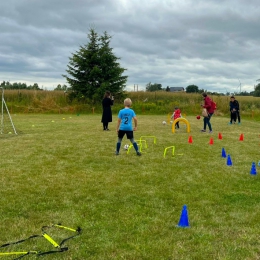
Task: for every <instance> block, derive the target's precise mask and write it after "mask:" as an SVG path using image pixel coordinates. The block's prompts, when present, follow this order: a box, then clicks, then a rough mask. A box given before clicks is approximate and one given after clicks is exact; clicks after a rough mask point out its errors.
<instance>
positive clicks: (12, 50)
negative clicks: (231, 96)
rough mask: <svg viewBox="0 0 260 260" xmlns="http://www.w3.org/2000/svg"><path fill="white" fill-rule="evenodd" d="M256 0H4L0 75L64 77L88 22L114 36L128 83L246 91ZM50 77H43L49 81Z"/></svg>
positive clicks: (254, 73) (255, 60)
mask: <svg viewBox="0 0 260 260" xmlns="http://www.w3.org/2000/svg"><path fill="white" fill-rule="evenodd" d="M259 10H260V9H259V3H258V1H256V0H255V1H254V0H239V1H235V0H232V1H227V0H226V1H221V4H220V2H219V1H217V0H208V1H202V0H201V1H196V2H195V1H192V0H186V1H183V0H176V1H171V0H161V1H160V0H155V1H150V0H143V1H138V0H131V1H127V0H74V1H71V0H54V1H41V0H34V1H31V0H20V1H17V0H9V1H3V2H1V3H0V37H1V43H0V58H1V61H0V69H1V71H0V77H2V78H3V77H5V75H7V74H8V76H9V75H12V77H13V79H14V80H15V79H20V78H21V74H23V78H24V77H26V76H27V77H28V79H31V80H32V81H35V82H37V79H41V81H42V82H45V83H46V82H50V83H49V85H50V86H53V82H59V81H60V83H65V82H64V78H62V77H61V74H64V73H65V70H66V65H67V63H68V57H69V56H71V53H73V52H75V51H76V50H77V49H78V48H79V46H80V45H82V44H85V43H87V41H88V39H87V33H88V31H89V28H90V27H93V26H94V27H95V28H96V30H97V31H98V32H99V33H102V32H104V31H107V32H108V33H109V34H110V35H112V36H113V38H112V41H111V47H113V48H114V51H115V54H116V55H117V56H119V57H121V61H120V62H121V65H122V66H123V67H124V68H127V71H126V73H125V74H126V75H128V76H129V78H128V85H129V87H131V86H133V84H139V85H140V87H141V86H142V88H144V87H145V84H147V83H148V82H157V83H162V84H163V86H164V87H166V86H167V85H171V86H174V85H178V86H183V87H186V86H187V85H188V84H197V85H199V86H200V87H201V88H205V89H209V87H210V88H212V90H214V89H215V90H217V91H218V90H220V89H221V90H223V89H224V90H225V89H226V88H227V89H229V88H230V89H232V88H237V82H236V81H237V78H240V79H241V82H242V84H243V85H244V87H246V88H247V89H248V90H252V89H253V84H254V81H255V79H257V78H259V77H260V76H259V70H258V67H259V60H260V57H259V53H260V47H259V44H258V42H259V37H260V35H259ZM47 84H48V83H47Z"/></svg>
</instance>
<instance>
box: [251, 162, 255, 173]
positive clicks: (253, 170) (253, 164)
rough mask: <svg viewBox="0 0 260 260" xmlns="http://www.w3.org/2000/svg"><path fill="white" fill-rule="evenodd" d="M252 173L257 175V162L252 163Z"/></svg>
mask: <svg viewBox="0 0 260 260" xmlns="http://www.w3.org/2000/svg"><path fill="white" fill-rule="evenodd" d="M250 174H252V175H256V167H255V163H254V162H253V163H252V167H251V171H250Z"/></svg>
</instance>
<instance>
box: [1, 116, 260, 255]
mask: <svg viewBox="0 0 260 260" xmlns="http://www.w3.org/2000/svg"><path fill="white" fill-rule="evenodd" d="M63 118H64V119H63ZM12 119H13V122H14V124H15V126H16V129H17V131H18V133H19V135H17V136H15V135H14V134H3V135H0V143H1V158H0V172H1V182H0V195H1V196H0V202H1V210H0V219H1V225H0V234H1V236H0V245H1V244H4V243H7V242H13V241H17V240H20V239H23V238H26V237H29V236H30V235H33V234H41V227H42V226H44V225H50V224H52V223H54V224H55V223H62V224H63V225H64V226H68V227H72V228H76V227H77V226H80V227H81V228H82V229H83V232H82V234H81V235H80V236H79V237H77V238H74V239H72V240H69V241H67V242H66V243H65V245H67V246H68V247H69V250H68V251H67V252H63V253H59V254H55V255H46V256H44V257H42V259H73V260H75V259H131V260H132V259H166V260H169V259H185V260H186V259H236V260H237V259H241V260H242V259H258V258H259V257H260V247H259V246H260V244H259V243H260V242H259V214H260V204H259V200H260V193H259V189H260V179H259V175H256V176H253V175H251V174H250V170H251V165H252V162H256V164H257V163H258V161H259V160H260V155H259V144H260V138H259V123H257V122H256V121H248V120H243V118H242V124H241V125H240V126H238V125H228V124H227V123H228V121H229V119H228V118H225V117H217V116H214V117H213V118H212V119H211V121H212V126H213V131H214V133H213V134H212V135H210V134H208V133H200V129H201V128H202V120H197V119H196V117H195V116H192V117H191V116H188V117H187V119H188V120H189V122H190V124H191V133H189V134H188V133H186V128H185V125H184V124H180V127H181V128H180V130H177V131H176V133H174V134H173V133H172V132H171V126H170V125H166V126H164V125H162V121H163V120H167V115H165V116H148V115H140V116H138V130H137V131H136V132H135V139H139V138H140V137H141V136H144V135H145V136H156V137H157V143H156V144H153V142H152V141H153V139H152V138H147V139H146V140H147V144H148V148H147V149H145V148H143V154H142V156H141V157H138V156H136V155H135V153H134V150H131V151H130V153H129V154H127V153H126V151H124V150H121V151H120V155H119V156H115V155H114V151H115V144H116V141H117V137H116V132H115V126H116V116H114V118H113V119H114V122H113V123H111V124H110V125H109V128H110V129H111V131H109V132H104V131H102V125H101V123H100V119H101V115H80V116H76V115H41V114H38V115H35V114H28V115H22V114H16V115H12ZM52 121H54V122H52ZM9 131H10V130H8V132H9ZM219 132H221V133H222V136H223V140H219V139H218V133H219ZM241 133H243V134H244V141H239V137H240V135H241ZM189 136H192V139H193V143H192V144H190V143H188V138H189ZM210 137H213V139H214V144H213V145H209V140H210ZM126 143H128V142H127V140H126V139H124V141H123V145H124V144H126ZM171 145H174V146H175V156H171V152H170V151H169V152H168V153H167V154H166V158H164V157H163V153H164V149H165V148H166V147H168V146H171ZM223 147H224V148H225V150H226V153H227V154H230V155H231V159H232V162H233V166H231V167H230V166H227V165H226V159H224V158H222V157H221V150H222V148H223ZM181 154H183V155H181ZM257 170H258V172H259V171H260V167H259V166H257ZM184 204H186V205H187V206H188V212H189V221H190V228H178V227H176V225H177V224H178V222H179V218H180V214H181V210H182V206H183V205H184ZM52 232H53V235H52V236H53V238H54V239H55V240H57V241H61V240H62V239H63V238H64V237H67V236H70V235H72V234H71V233H70V232H64V231H56V230H52ZM51 234H52V233H51ZM51 249H53V247H52V246H51V244H50V243H49V242H48V241H47V240H45V239H44V238H37V239H33V240H32V241H28V242H25V243H21V244H20V245H16V246H12V247H7V248H2V249H1V252H5V251H7V250H15V251H16V250H43V251H44V250H51ZM35 258H36V257H35V256H33V255H32V256H26V257H25V259H35ZM3 259H12V258H4V257H3Z"/></svg>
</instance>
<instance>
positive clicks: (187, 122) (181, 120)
mask: <svg viewBox="0 0 260 260" xmlns="http://www.w3.org/2000/svg"><path fill="white" fill-rule="evenodd" d="M178 122H183V123H185V124H186V125H187V133H189V132H190V123H189V121H188V120H187V119H185V118H183V117H179V118H177V119H175V120H174V121H173V123H172V132H173V133H175V124H176V123H178Z"/></svg>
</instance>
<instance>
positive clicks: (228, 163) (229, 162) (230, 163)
mask: <svg viewBox="0 0 260 260" xmlns="http://www.w3.org/2000/svg"><path fill="white" fill-rule="evenodd" d="M227 166H232V160H231V157H230V155H229V154H228V157H227Z"/></svg>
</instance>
